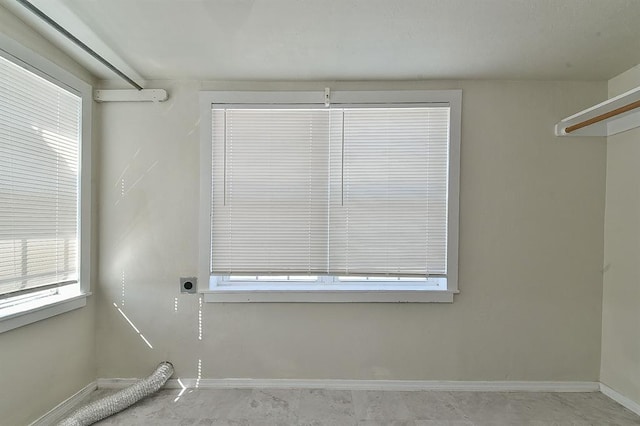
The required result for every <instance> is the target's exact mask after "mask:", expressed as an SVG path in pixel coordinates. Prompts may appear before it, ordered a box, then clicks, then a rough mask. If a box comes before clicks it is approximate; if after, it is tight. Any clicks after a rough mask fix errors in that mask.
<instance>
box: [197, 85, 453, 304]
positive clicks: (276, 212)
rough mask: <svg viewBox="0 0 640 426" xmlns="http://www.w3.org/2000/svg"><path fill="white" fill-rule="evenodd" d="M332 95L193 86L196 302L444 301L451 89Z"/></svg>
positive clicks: (449, 247) (449, 272) (449, 237)
mask: <svg viewBox="0 0 640 426" xmlns="http://www.w3.org/2000/svg"><path fill="white" fill-rule="evenodd" d="M332 98H333V99H332V101H331V103H330V105H326V104H325V102H324V93H320V92H318V93H314V92H288V93H269V92H205V93H203V94H202V110H203V118H202V121H201V122H202V123H205V122H206V123H210V126H209V125H208V124H207V125H205V126H203V135H202V170H203V173H202V191H201V197H202V199H203V200H204V201H205V202H204V203H202V204H203V205H202V210H201V230H202V232H201V236H202V241H201V264H202V270H201V273H200V275H201V277H202V278H203V279H204V280H205V281H208V282H209V283H210V286H209V291H208V292H206V300H209V301H312V302H315V301H374V302H375V301H406V302H410V301H416V302H423V301H449V302H450V301H452V300H453V294H454V293H455V292H457V235H458V232H457V225H458V170H459V134H460V101H461V92H460V91H443V92H440V91H438V92H432V91H411V92H336V93H334V94H333V95H332ZM205 171H206V172H205Z"/></svg>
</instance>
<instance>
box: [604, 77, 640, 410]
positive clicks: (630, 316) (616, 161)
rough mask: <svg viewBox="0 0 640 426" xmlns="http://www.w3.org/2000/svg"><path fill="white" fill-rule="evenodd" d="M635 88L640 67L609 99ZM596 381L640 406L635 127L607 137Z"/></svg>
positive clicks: (617, 82) (639, 205)
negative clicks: (599, 355)
mask: <svg viewBox="0 0 640 426" xmlns="http://www.w3.org/2000/svg"><path fill="white" fill-rule="evenodd" d="M638 86H640V66H636V67H635V68H632V69H630V70H628V71H627V72H625V73H623V74H620V75H619V76H617V77H615V78H613V79H611V80H610V81H609V97H612V96H617V95H619V94H621V93H623V92H626V91H628V90H631V89H633V88H635V87H638ZM604 254H605V257H604V259H605V261H604V265H605V271H606V272H605V275H604V293H603V307H602V366H601V376H600V378H601V381H602V383H604V384H605V385H607V386H609V387H611V388H612V389H614V390H616V391H618V392H619V393H621V394H622V395H624V396H626V397H627V398H630V399H631V400H633V401H635V402H636V403H637V404H640V129H634V130H630V131H628V132H625V133H620V134H617V135H614V136H611V137H609V138H607V198H606V215H605V253H604Z"/></svg>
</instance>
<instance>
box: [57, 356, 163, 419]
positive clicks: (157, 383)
mask: <svg viewBox="0 0 640 426" xmlns="http://www.w3.org/2000/svg"><path fill="white" fill-rule="evenodd" d="M172 374H173V365H172V364H171V363H170V362H167V361H165V362H161V363H160V365H158V368H156V371H154V372H153V374H151V375H150V376H149V377H147V378H146V379H142V380H140V381H138V382H136V383H134V384H133V385H131V386H129V387H128V388H126V389H123V390H121V391H119V392H116V393H114V394H113V395H110V396H107V397H104V398H102V399H99V400H97V401H94V402H92V403H91V404H87V405H85V406H84V407H82V408H80V409H79V410H77V411H75V412H74V413H73V414H72V415H71V416H69V417H67V418H66V419H64V420H63V421H61V422H60V423H58V426H87V425H92V424H94V423H95V422H98V421H100V420H102V419H104V418H107V417H109V416H111V415H113V414H116V413H119V412H120V411H122V410H124V409H126V408H129V407H130V406H132V405H133V404H135V403H136V402H138V401H140V400H141V399H142V398H144V397H147V396H149V395H151V394H153V393H155V392H157V391H158V390H160V388H161V387H162V386H163V385H164V384H165V383H166V382H167V380H169V377H171V375H172Z"/></svg>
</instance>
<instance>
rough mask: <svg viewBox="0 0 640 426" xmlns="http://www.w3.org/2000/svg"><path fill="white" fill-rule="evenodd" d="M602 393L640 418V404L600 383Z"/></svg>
mask: <svg viewBox="0 0 640 426" xmlns="http://www.w3.org/2000/svg"><path fill="white" fill-rule="evenodd" d="M600 392H602V393H603V394H605V395H606V396H608V397H609V398H611V399H613V400H614V401H615V402H617V403H618V404H620V405H622V406H623V407H625V408H626V409H628V410H631V411H633V412H634V413H636V414H637V415H639V416H640V404H639V403H637V402H635V401H633V400H631V399H629V398H627V397H626V396H624V395H622V394H621V393H620V392H618V391H615V390H613V389H611V388H610V387H609V386H607V385H605V384H604V383H600Z"/></svg>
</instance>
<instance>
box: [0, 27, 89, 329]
mask: <svg viewBox="0 0 640 426" xmlns="http://www.w3.org/2000/svg"><path fill="white" fill-rule="evenodd" d="M90 116H91V87H90V86H89V85H88V84H86V83H85V82H83V81H82V80H79V79H78V78H76V77H75V76H73V75H71V74H70V73H68V72H67V71H65V70H63V69H61V68H59V67H58V66H56V65H54V64H53V63H51V62H49V61H47V60H46V59H44V58H42V57H40V56H38V55H36V54H35V53H33V52H31V51H30V50H28V49H26V48H24V47H22V46H21V45H19V44H17V43H15V42H13V41H12V40H9V39H5V38H1V39H0V332H1V331H7V330H10V329H13V328H16V327H19V326H22V325H26V324H28V323H31V322H35V321H39V320H42V319H45V318H48V317H50V316H53V315H57V314H60V313H63V312H67V311H69V310H72V309H76V308H79V307H81V306H84V305H85V303H86V295H87V294H88V292H89V287H88V285H89V275H90V272H89V267H88V264H89V258H88V256H89V236H90V224H89V214H90V202H89V201H90V193H89V187H90V140H91V136H90V135H91V133H90V122H91V121H90Z"/></svg>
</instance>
